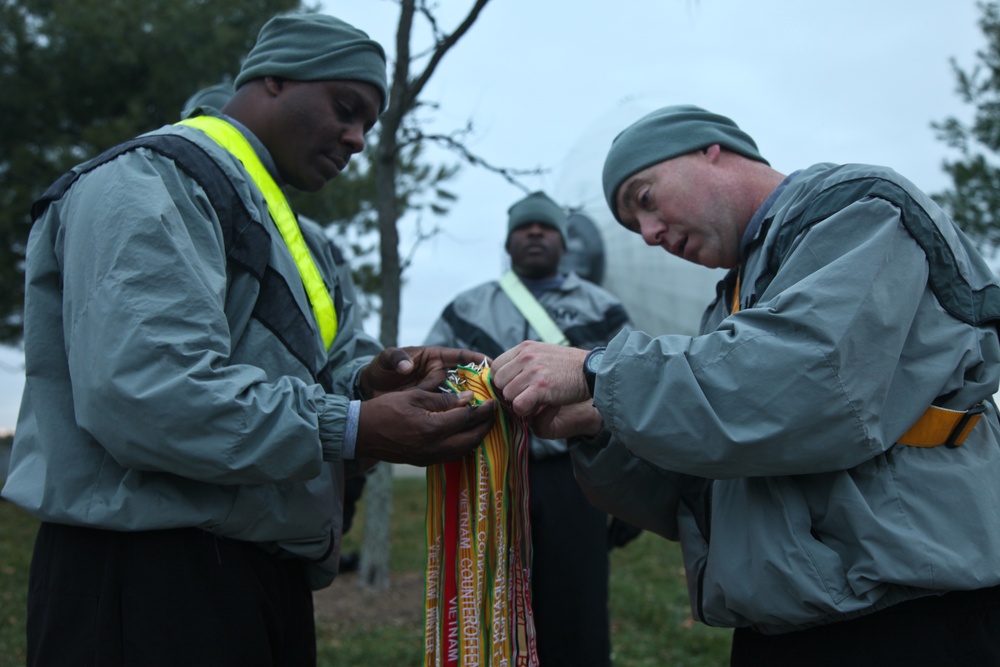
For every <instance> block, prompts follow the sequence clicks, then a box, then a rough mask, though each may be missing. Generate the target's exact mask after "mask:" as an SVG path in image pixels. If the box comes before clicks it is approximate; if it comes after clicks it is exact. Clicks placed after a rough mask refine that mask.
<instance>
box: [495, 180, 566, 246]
mask: <svg viewBox="0 0 1000 667" xmlns="http://www.w3.org/2000/svg"><path fill="white" fill-rule="evenodd" d="M507 215H508V218H507V240H508V241H509V240H510V233H511V232H512V231H514V230H515V229H517V228H518V227H520V226H522V225H527V224H530V223H532V222H539V223H541V224H543V225H548V226H549V227H554V228H555V229H557V230H558V231H559V235H560V236H562V241H563V246H565V245H566V227H567V222H566V212H565V211H563V210H562V207H561V206H559V204H557V203H555V202H554V201H552V199H551V198H550V197H549V196H548V195H547V194H545V193H544V192H541V191H539V192H532V193H531V194H530V195H528V196H527V197H525V198H524V199H521V200H520V201H517V202H515V203H514V205H513V206H511V207H510V208H509V209H507Z"/></svg>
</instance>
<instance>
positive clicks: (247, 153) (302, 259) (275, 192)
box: [178, 116, 337, 349]
mask: <svg viewBox="0 0 1000 667" xmlns="http://www.w3.org/2000/svg"><path fill="white" fill-rule="evenodd" d="M178 124H179V125H189V126H191V127H194V128H196V129H199V130H201V131H202V132H204V133H205V134H207V135H208V136H209V137H210V138H211V139H212V140H214V141H215V142H216V143H217V144H219V145H220V146H222V147H223V148H225V149H226V150H227V151H229V152H230V153H232V154H233V155H234V156H235V157H236V159H238V160H239V161H240V162H241V163H243V168H244V169H246V171H247V174H249V175H250V178H251V180H253V182H254V184H255V185H256V186H257V188H258V189H259V190H260V192H261V194H262V195H264V200H265V201H266V202H267V210H268V212H269V213H270V214H271V219H272V220H274V224H275V226H277V228H278V231H279V232H280V233H281V238H282V239H283V240H284V241H285V246H286V247H287V248H288V251H289V252H290V253H291V255H292V259H293V260H295V266H296V268H298V270H299V277H300V278H301V279H302V285H303V286H304V287H305V290H306V294H307V295H308V297H309V303H310V305H311V306H312V310H313V315H314V316H315V318H316V323H317V324H318V325H319V331H320V334H321V335H322V336H323V344H324V345H325V346H326V349H329V348H330V346H331V345H332V344H333V339H334V337H336V335H337V311H336V309H335V308H334V306H333V298H332V297H331V296H330V290H328V289H327V288H326V283H324V282H323V276H321V275H320V272H319V268H318V267H317V266H316V261H315V260H314V259H313V256H312V254H311V253H310V252H309V247H308V246H307V245H306V241H305V239H304V238H303V237H302V230H301V229H299V223H298V220H296V219H295V214H294V213H292V207H291V206H289V204H288V200H287V199H286V198H285V194H284V193H283V192H282V191H281V188H280V187H278V184H277V183H276V182H275V181H274V178H272V177H271V174H269V173H268V171H267V169H266V168H265V167H264V164H263V163H262V162H261V161H260V158H259V157H257V152H256V151H255V150H254V149H253V147H252V146H251V145H250V142H249V141H247V139H246V137H244V136H243V133H242V132H240V131H239V130H238V129H236V128H235V127H233V126H232V125H231V124H230V123H227V122H226V121H224V120H222V119H221V118H216V117H214V116H196V117H194V118H188V119H186V120H182V121H180V123H178Z"/></svg>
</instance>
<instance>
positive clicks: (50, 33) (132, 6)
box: [0, 0, 301, 341]
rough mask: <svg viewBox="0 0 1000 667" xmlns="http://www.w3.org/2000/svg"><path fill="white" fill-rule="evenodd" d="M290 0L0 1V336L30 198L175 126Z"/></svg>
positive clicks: (10, 327)
mask: <svg viewBox="0 0 1000 667" xmlns="http://www.w3.org/2000/svg"><path fill="white" fill-rule="evenodd" d="M296 8H301V6H300V3H299V0H211V2H209V1H208V0H175V1H174V2H160V1H159V0H72V2H70V1H69V0H0V89H2V90H3V91H4V93H3V95H2V96H0V341H11V340H15V339H17V338H18V337H19V336H20V332H21V331H20V330H21V309H22V302H23V259H24V248H25V243H26V240H27V236H28V230H29V225H30V219H29V217H28V210H29V208H30V205H31V202H32V201H34V199H36V198H37V197H38V195H40V194H41V193H42V191H43V190H44V189H45V188H46V187H47V186H48V184H49V183H51V182H52V181H53V180H55V179H56V178H57V177H58V176H59V175H60V174H62V173H63V172H64V171H66V170H67V169H69V168H70V167H71V166H73V165H74V164H76V163H78V162H80V161H82V160H84V159H86V158H89V157H92V156H94V155H96V154H98V153H99V152H101V151H102V150H104V149H106V148H109V147H110V146H113V145H114V144H116V143H118V142H120V141H122V140H124V139H127V138H129V137H131V136H134V135H136V134H139V133H141V132H145V131H147V130H152V129H155V128H157V127H160V126H161V125H164V124H167V123H172V122H175V121H176V120H177V119H178V115H179V112H180V109H181V107H182V105H183V103H184V101H185V100H186V99H187V98H188V97H189V96H190V95H191V94H193V93H194V92H195V91H197V90H199V89H201V88H203V87H205V86H208V85H211V84H215V83H218V82H220V81H222V80H225V79H227V78H231V77H232V76H233V75H234V74H235V72H236V71H238V69H239V65H240V59H241V58H242V57H243V55H244V54H245V53H246V52H247V50H248V49H249V48H250V46H251V45H252V44H253V42H254V39H255V38H256V36H257V32H258V31H259V30H260V26H261V25H263V24H264V22H265V21H267V19H269V18H271V16H273V15H274V14H277V13H279V12H282V11H287V10H290V9H296Z"/></svg>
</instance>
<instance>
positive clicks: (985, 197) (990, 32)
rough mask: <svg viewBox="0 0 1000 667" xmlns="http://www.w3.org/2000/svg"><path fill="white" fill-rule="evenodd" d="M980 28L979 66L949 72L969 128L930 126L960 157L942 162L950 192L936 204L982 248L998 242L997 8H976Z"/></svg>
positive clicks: (951, 122)
mask: <svg viewBox="0 0 1000 667" xmlns="http://www.w3.org/2000/svg"><path fill="white" fill-rule="evenodd" d="M978 7H979V9H980V11H981V12H982V15H981V17H980V19H979V27H980V28H981V29H982V31H983V35H984V36H985V37H986V48H985V49H983V50H980V51H978V52H977V57H978V58H979V61H980V62H979V63H977V64H976V65H975V66H974V67H973V68H972V69H971V70H968V71H967V70H963V69H961V68H960V67H959V66H958V65H957V63H955V61H954V60H953V61H952V68H953V69H954V71H955V76H956V80H957V85H956V92H957V93H958V95H959V97H960V98H961V100H962V102H964V103H965V104H969V105H972V106H973V107H974V108H975V114H974V118H973V121H972V123H971V124H968V125H967V124H965V123H962V122H961V121H959V120H958V119H957V118H954V117H950V118H947V119H945V120H944V121H943V122H940V123H933V127H934V128H935V129H936V130H937V132H938V137H939V138H940V139H941V140H942V141H944V142H945V143H947V144H948V146H950V147H951V148H954V149H956V150H958V151H959V153H960V154H961V158H960V159H958V160H956V161H954V162H950V161H945V163H944V170H945V172H946V173H948V174H949V175H950V176H951V178H952V182H953V187H952V188H951V189H948V190H945V191H944V192H941V193H939V194H936V195H935V196H934V199H935V200H936V201H937V202H938V203H940V204H941V205H942V207H943V208H944V209H945V210H946V211H947V212H948V213H949V214H950V215H951V216H952V218H953V219H954V220H955V222H956V223H957V224H958V225H959V227H961V228H962V229H963V230H965V231H966V232H967V233H968V234H969V235H970V236H972V237H973V238H975V239H976V240H977V241H978V242H979V243H980V244H981V245H984V246H993V247H995V246H996V245H997V242H998V241H1000V166H997V164H996V156H997V153H998V152H1000V2H997V1H992V2H980V3H978Z"/></svg>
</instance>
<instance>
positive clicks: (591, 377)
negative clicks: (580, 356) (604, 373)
mask: <svg viewBox="0 0 1000 667" xmlns="http://www.w3.org/2000/svg"><path fill="white" fill-rule="evenodd" d="M606 349H607V348H606V347H595V348H594V349H593V350H591V351H590V352H589V353H587V358H586V359H584V360H583V377H584V379H585V380H586V381H587V389H589V390H590V397H591V398H593V397H594V382H595V381H596V380H597V369H598V368H600V366H601V359H603V358H604V351H605V350H606Z"/></svg>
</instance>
